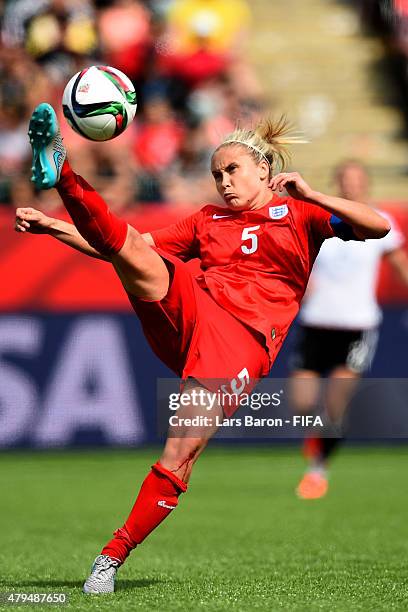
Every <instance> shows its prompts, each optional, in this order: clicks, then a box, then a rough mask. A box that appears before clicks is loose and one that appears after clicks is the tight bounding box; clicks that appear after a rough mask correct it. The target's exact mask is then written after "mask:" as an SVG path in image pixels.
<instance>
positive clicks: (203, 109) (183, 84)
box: [0, 0, 408, 211]
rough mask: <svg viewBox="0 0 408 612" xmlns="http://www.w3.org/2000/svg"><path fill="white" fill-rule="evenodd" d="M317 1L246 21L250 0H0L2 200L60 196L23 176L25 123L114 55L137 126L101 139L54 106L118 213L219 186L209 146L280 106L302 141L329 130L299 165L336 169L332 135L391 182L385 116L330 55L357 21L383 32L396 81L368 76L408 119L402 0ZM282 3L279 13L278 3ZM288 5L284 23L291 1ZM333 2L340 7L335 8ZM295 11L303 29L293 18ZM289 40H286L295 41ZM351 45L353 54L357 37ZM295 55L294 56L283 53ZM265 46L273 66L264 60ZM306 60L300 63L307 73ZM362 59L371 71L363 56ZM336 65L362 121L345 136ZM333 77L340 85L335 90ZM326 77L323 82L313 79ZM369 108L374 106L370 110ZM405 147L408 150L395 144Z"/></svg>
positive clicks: (89, 173)
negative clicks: (133, 94) (85, 134)
mask: <svg viewBox="0 0 408 612" xmlns="http://www.w3.org/2000/svg"><path fill="white" fill-rule="evenodd" d="M261 4H262V2H259V1H257V2H255V5H256V6H257V5H260V6H259V7H258V6H257V8H258V9H259V8H261V12H260V13H259V15H262V6H261ZM320 4H321V3H320ZM323 4H327V5H330V6H327V7H324V6H323V5H322V6H320V5H319V2H310V3H304V4H303V3H296V2H295V3H294V2H293V0H290V2H289V3H288V4H287V8H285V7H281V8H279V6H280V3H271V4H270V6H269V4H268V2H266V5H267V6H268V12H266V5H265V3H264V5H265V16H266V17H267V21H268V24H267V26H268V28H269V30H266V29H265V24H262V20H261V21H259V15H258V20H257V28H256V30H255V28H254V27H253V25H252V15H251V11H252V10H253V8H254V7H253V6H252V4H251V5H250V3H249V2H248V1H247V0H36V1H33V0H5V1H3V2H1V1H0V15H1V42H0V203H1V205H2V206H5V207H16V206H21V205H27V204H32V205H36V204H39V205H41V207H42V208H43V209H44V210H52V209H53V208H54V207H56V206H58V200H57V198H56V197H55V195H54V194H52V193H51V194H50V193H47V192H46V193H42V194H36V193H34V192H33V189H32V187H31V185H30V183H29V181H28V180H27V178H28V176H29V173H30V150H29V146H28V141H27V137H26V131H27V122H28V119H29V116H30V113H31V111H32V109H33V107H34V106H35V105H36V104H38V103H39V102H41V101H44V100H47V101H49V102H50V103H52V104H53V105H54V106H55V107H56V108H57V109H59V112H60V113H61V103H60V101H61V95H62V91H63V89H64V86H65V84H66V82H67V81H68V80H69V78H70V77H71V76H72V75H73V74H74V73H75V72H77V71H78V70H80V69H82V68H84V67H85V66H89V65H92V64H106V65H112V66H115V67H116V68H119V69H120V70H122V71H123V72H125V73H126V74H127V75H128V76H129V77H130V78H131V79H132V81H133V82H134V84H135V87H136V91H137V95H138V111H137V116H136V120H135V122H134V124H133V125H132V126H131V127H130V128H129V129H128V130H127V132H126V133H125V134H124V135H123V136H121V138H120V139H118V140H116V141H112V142H109V143H102V144H101V143H92V142H88V141H85V140H84V139H82V138H81V137H79V136H77V135H76V134H74V133H73V132H72V130H70V129H69V128H68V126H67V124H66V122H65V120H64V119H63V117H62V116H61V117H60V118H61V125H62V129H63V136H64V138H65V141H66V144H67V147H68V150H69V154H70V159H71V163H72V164H73V166H74V167H75V168H76V169H77V171H79V172H81V173H82V174H83V175H84V176H85V177H86V178H87V179H88V180H89V182H91V184H93V185H94V186H95V187H96V188H97V189H98V190H100V191H101V192H102V194H103V195H104V196H105V198H106V199H108V200H109V202H110V205H111V206H112V207H113V208H115V209H116V210H120V211H122V210H126V209H128V208H132V209H135V208H137V207H139V208H140V207H141V206H147V205H148V204H149V203H153V202H154V203H164V202H171V203H173V204H174V205H176V204H180V205H182V206H187V205H189V206H196V205H198V204H201V203H203V202H205V201H211V200H214V198H216V194H215V191H214V187H213V184H212V178H211V176H210V173H209V172H208V167H209V158H210V154H211V151H212V149H213V147H214V145H216V144H217V143H218V142H219V140H220V138H221V137H222V136H223V135H225V134H227V133H228V132H229V131H231V130H232V128H233V126H234V125H235V124H236V122H240V124H241V125H253V124H254V123H255V122H256V120H257V119H258V118H259V116H260V115H261V114H263V113H264V112H265V111H268V112H273V111H274V110H275V109H276V108H277V110H278V111H281V110H282V109H284V110H285V109H286V110H288V111H289V116H290V118H291V119H294V122H295V124H296V125H297V126H298V127H299V128H300V129H302V130H303V131H304V132H306V133H307V135H309V136H310V137H311V140H315V139H319V138H322V134H323V133H324V132H325V131H326V132H327V136H328V137H330V138H331V140H330V142H329V143H328V145H327V148H328V152H327V153H326V150H325V148H324V146H323V147H322V148H321V150H320V151H319V157H320V161H319V160H317V159H316V154H315V152H314V150H313V149H310V150H308V151H307V152H303V151H302V152H301V154H300V156H299V157H297V160H298V162H300V166H301V168H300V169H301V170H302V169H303V168H302V164H303V167H304V166H305V164H306V162H305V158H307V156H309V159H310V158H312V159H313V160H314V166H315V167H317V166H320V168H324V170H325V172H326V165H327V164H330V163H331V164H332V165H331V167H333V165H334V162H335V161H338V160H333V161H332V159H331V156H330V153H331V150H332V149H333V144H334V143H335V146H336V147H338V148H339V155H341V154H343V152H344V153H345V154H347V155H349V154H351V155H352V156H353V157H354V156H357V157H365V158H366V161H368V163H369V165H370V163H371V166H374V171H376V172H377V171H378V174H379V175H381V173H382V174H383V175H384V177H385V178H388V179H391V181H392V180H393V178H394V177H393V176H392V174H393V172H394V170H393V169H390V168H389V167H388V166H387V164H385V165H384V164H383V159H385V160H390V162H391V166H392V168H397V167H398V163H399V161H398V159H397V157H398V156H397V155H395V154H394V152H393V151H392V150H391V152H390V149H389V147H388V148H387V142H385V141H384V137H383V134H382V131H381V130H382V128H381V125H382V123H381V122H382V121H383V122H384V121H385V123H387V119H384V120H382V119H379V118H378V116H377V115H376V116H374V114H373V113H374V112H375V109H376V108H377V106H376V105H375V104H374V105H371V106H370V103H369V102H368V104H367V100H366V99H364V100H363V102H362V106H363V107H364V111H363V110H362V112H361V113H360V114H359V108H358V100H359V99H360V98H361V95H360V93H359V92H356V94H355V100H353V98H352V97H350V96H352V91H351V89H352V88H351V84H352V83H353V81H354V80H355V79H354V78H353V76H354V75H353V72H352V70H353V66H352V65H351V62H350V63H349V65H346V66H344V64H343V68H344V70H345V73H346V74H345V75H344V74H343V70H340V71H339V70H338V67H337V66H336V65H335V63H334V62H335V59H336V58H337V59H338V58H339V57H340V53H339V51H340V52H341V37H343V38H344V37H345V36H346V37H348V43H350V42H353V41H352V38H353V37H355V35H356V32H357V31H358V32H359V35H360V36H363V35H364V32H365V33H366V34H369V35H372V34H373V33H374V35H375V36H376V37H377V39H378V40H382V41H383V42H382V44H383V47H382V51H381V53H380V55H381V61H383V60H384V61H386V62H388V63H387V73H388V74H387V78H391V79H394V83H393V84H392V85H391V84H390V81H387V84H386V86H385V87H384V86H383V81H382V79H381V75H380V74H378V75H377V86H378V88H379V89H381V96H382V97H383V98H384V96H388V98H389V99H391V102H392V103H393V104H394V105H396V106H397V107H398V111H397V112H398V116H400V117H403V116H404V113H405V116H406V126H408V93H407V92H408V77H407V74H408V70H407V58H408V3H407V2H405V0H384V1H382V0H360V1H358V0H354V1H347V0H342V1H341V0H337V1H334V0H328V2H327V3H323ZM255 5H254V6H255ZM278 5H279V6H278ZM292 5H293V6H292ZM295 5H296V7H295ZM284 8H285V10H284V15H285V17H283V16H282V15H280V14H279V11H281V10H283V9H284ZM293 8H296V11H293V14H292V19H291V21H290V24H289V22H288V20H287V11H289V12H291V11H292V9H293ZM341 8H342V9H343V10H344V11H346V12H343V13H339V12H336V11H338V10H339V9H341ZM269 9H270V10H269ZM322 9H323V10H322ZM325 9H326V10H330V11H331V13H330V15H329V13H327V15H325V14H324V10H325ZM302 11H303V12H302ZM347 11H349V12H347ZM303 13H305V14H307V17H305V15H304V14H303ZM316 15H317V16H318V20H320V23H319V22H318V21H316ZM297 18H299V23H300V24H301V28H302V31H301V32H300V33H299V32H297V29H296V28H297V25H296V24H297V21H296V19H297ZM282 19H283V20H282ZM324 20H325V22H324V23H323V21H324ZM311 27H313V28H315V29H316V39H315V40H314V39H313V40H311V31H310V28H311ZM284 28H286V30H285V29H284ZM319 28H320V31H319V32H318V29H319ZM268 32H269V35H268ZM317 33H319V36H318V35H317ZM325 36H327V37H330V38H327V40H330V44H329V45H327V44H326V47H327V54H324V57H322V53H321V50H320V48H319V47H316V51H315V53H316V58H314V56H311V57H310V58H309V57H308V56H309V53H310V50H311V49H312V46H311V45H312V43H313V44H315V43H316V44H318V43H317V41H320V40H321V41H325ZM291 37H293V38H294V39H295V40H296V43H297V44H296V46H295V47H296V51H295V47H294V45H293V44H291ZM302 37H303V38H302ZM248 40H250V41H251V48H252V52H250V53H248ZM384 43H385V44H384ZM323 44H325V43H324V42H323ZM354 44H356V43H354ZM357 44H359V45H360V47H356V48H358V49H360V51H361V49H363V46H362V44H361V42H360V43H357ZM285 45H286V46H285ZM339 45H340V46H339ZM347 49H350V50H351V51H350V53H351V54H353V58H354V59H355V64H356V65H358V62H359V57H358V56H359V52H357V54H356V52H355V49H354V47H353V44H348V47H347ZM370 49H371V51H370V53H371V56H375V55H376V53H377V51H378V49H377V51H376V50H375V49H374V47H370ZM293 52H297V53H298V56H297V57H294V58H292V57H291V53H293ZM299 53H300V55H299ZM330 53H332V55H333V59H330V57H331V56H330ZM362 53H364V51H363V52H362ZM263 55H264V57H263ZM377 55H378V53H377ZM271 56H272V57H273V60H272V64H271V65H270V66H268V64H270V60H269V58H270V57H271ZM254 57H255V58H256V61H255V64H256V63H257V64H258V65H257V66H255V65H254V62H253V58H254ZM292 60H293V61H292ZM308 60H309V61H310V62H311V64H310V65H312V64H313V65H314V66H315V67H316V74H319V76H318V82H317V83H315V82H314V78H316V77H314V76H313V74H312V73H311V72H310V73H309V72H308V70H309V69H310V66H309V68H307V64H306V63H305V62H307V61H308ZM302 61H303V62H304V65H305V66H306V69H303V70H302V69H301V68H300V67H301V65H302ZM346 61H347V60H346ZM285 62H286V63H285ZM290 62H292V63H290ZM323 62H324V63H325V64H324V66H323ZM321 63H322V66H323V68H322V69H321V70H320V68H319V67H320V64H321ZM295 65H296V66H297V69H295V68H294V66H295ZM326 65H327V67H325V66H326ZM362 69H363V70H365V71H366V72H367V68H366V66H363V68H362ZM268 70H269V73H268ZM296 70H297V72H296ZM319 70H320V72H319ZM325 71H326V72H325ZM328 71H330V72H328ZM326 73H327V79H324V76H325V74H326ZM268 75H269V78H268ZM345 76H346V77H347V76H349V78H350V82H349V83H348V84H347V86H346V89H347V95H348V96H349V100H348V102H349V105H350V106H351V107H352V108H353V112H354V116H355V122H356V123H357V124H358V126H359V128H361V129H362V130H364V134H362V133H360V134H358V138H357V139H355V140H354V141H353V142H351V141H350V138H351V136H349V135H347V136H346V134H349V133H350V134H351V133H353V121H352V120H351V119H350V120H349V123H350V128H349V126H348V124H347V121H348V120H347V109H346V108H343V107H342V106H341V104H342V99H341V91H340V90H341V89H343V91H344V87H343V85H342V83H343V81H342V80H344V78H345ZM265 77H266V78H265ZM330 79H333V82H334V79H335V80H336V83H338V87H339V93H338V94H336V92H335V91H334V89H333V86H332V85H331V81H330ZM303 81H305V82H306V83H307V84H306V85H305V87H306V88H307V91H308V95H307V96H304V97H303V99H301V103H300V104H299V108H291V100H292V99H293V97H294V96H293V95H291V94H290V91H288V89H290V86H291V83H292V82H296V83H297V90H296V91H295V94H297V93H299V94H301V93H302V91H301V89H302V82H303ZM271 82H273V85H271ZM325 82H326V84H327V92H324V91H323V89H322V86H323V84H324V83H325ZM261 83H262V85H261ZM268 83H269V91H268ZM363 87H364V85H363ZM319 89H320V90H321V91H319ZM279 91H283V92H284V93H283V99H279V93H278V92H279ZM311 91H313V92H314V93H313V95H310V92H311ZM390 92H391V93H390ZM336 95H337V99H336ZM383 102H384V100H383ZM336 105H337V106H336ZM369 107H370V108H371V111H367V109H368V108H369ZM370 112H371V115H370ZM360 115H361V117H360ZM365 119H367V120H368V121H369V126H368V128H365V125H363V124H364V120H365ZM342 121H343V122H344V123H342ZM401 121H402V119H401ZM330 122H331V124H332V125H331V126H330ZM333 124H339V125H340V126H341V129H342V130H343V132H342V136H340V138H337V134H336V132H335V131H333V129H334V126H333ZM373 126H375V127H376V130H377V131H376V132H375V133H374V132H373V129H372V128H373ZM356 129H357V128H356ZM387 129H388V132H389V131H390V130H391V132H392V131H393V129H394V128H393V127H392V126H391V127H388V123H387ZM330 131H331V134H330ZM406 132H407V133H408V127H407V129H406ZM394 136H395V134H393V135H392V137H394ZM398 136H399V135H398ZM347 138H349V140H348V141H347V142H346V141H345V139H347ZM370 138H371V140H370ZM342 139H343V140H344V142H343V145H344V146H343V147H342V146H341V145H342ZM356 142H357V144H356ZM322 143H323V144H324V138H323V139H322ZM379 151H383V153H381V154H380V153H379ZM367 153H368V159H367ZM370 155H371V158H370ZM381 155H382V156H383V157H382V158H381ZM402 155H406V153H405V143H404V152H403V153H402ZM302 156H303V157H302ZM400 157H401V156H400ZM391 158H393V159H391ZM325 164H326V165H325ZM376 164H377V165H378V168H375V165H376ZM381 164H382V165H381ZM392 164H393V165H392ZM312 165H313V164H312ZM391 166H390V167H391ZM403 166H404V161H402V164H400V167H401V168H402V171H401V172H400V174H401V173H402V174H403V173H404V172H405V173H406V168H405V167H403ZM401 168H400V169H401ZM316 172H317V170H316ZM326 174H327V172H326ZM387 174H388V176H386V175H387ZM390 175H391V176H390ZM312 177H313V173H312ZM312 177H309V179H310V178H312ZM313 178H314V177H313ZM317 179H320V176H317ZM391 181H389V182H391ZM387 194H388V192H387ZM392 195H393V194H392Z"/></svg>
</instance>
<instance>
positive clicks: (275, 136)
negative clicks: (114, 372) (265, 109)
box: [214, 115, 307, 175]
mask: <svg viewBox="0 0 408 612" xmlns="http://www.w3.org/2000/svg"><path fill="white" fill-rule="evenodd" d="M305 142H307V141H306V140H305V139H304V138H303V137H302V136H301V135H296V134H295V133H294V132H293V128H292V125H291V124H290V123H289V122H288V120H287V119H286V117H285V115H282V116H281V117H279V118H278V119H273V118H266V119H263V120H262V121H261V122H260V123H259V124H258V125H257V126H256V127H255V129H253V130H251V129H247V128H240V127H237V128H236V129H235V130H234V131H233V132H232V133H231V134H229V135H228V136H226V137H225V138H224V140H223V141H222V142H221V144H220V145H218V147H217V148H216V149H215V151H214V153H215V152H216V151H218V150H219V149H220V148H221V147H225V146H228V145H233V144H238V145H243V146H245V147H247V148H248V149H249V152H250V153H251V155H252V157H253V158H254V160H255V161H256V162H257V163H260V162H261V161H262V160H264V161H267V162H268V164H269V167H270V170H269V172H270V174H271V175H272V171H275V170H276V169H277V170H278V171H280V172H282V171H284V170H285V169H286V167H287V165H288V163H289V162H290V159H291V155H290V153H289V151H288V148H287V147H288V145H292V144H298V143H305Z"/></svg>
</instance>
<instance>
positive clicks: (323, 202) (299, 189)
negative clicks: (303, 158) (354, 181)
mask: <svg viewBox="0 0 408 612" xmlns="http://www.w3.org/2000/svg"><path fill="white" fill-rule="evenodd" d="M270 187H271V188H272V189H273V190H274V191H275V190H277V191H283V189H286V191H287V192H288V193H289V195H290V196H291V197H293V198H296V199H298V200H304V201H306V202H309V203H311V204H316V205H317V206H320V207H321V208H323V209H324V210H326V211H327V212H329V213H331V214H332V215H335V216H336V217H339V218H340V219H341V220H342V221H345V222H346V223H348V224H349V225H351V227H352V228H353V231H354V234H355V236H356V237H357V238H360V239H363V240H364V239H366V238H384V236H386V235H387V234H388V232H389V231H390V229H391V225H390V222H389V221H388V220H387V219H385V218H384V217H382V216H381V215H380V214H378V213H377V212H376V211H375V210H374V209H373V208H371V207H370V206H368V205H367V204H363V203H362V202H353V201H351V200H346V199H344V198H338V197H336V196H329V195H326V194H324V193H320V192H319V191H314V190H313V189H311V187H309V185H308V184H307V183H306V181H305V180H304V179H303V178H302V177H301V176H300V174H299V173H298V172H282V173H280V174H277V175H276V176H274V177H273V178H272V180H271V182H270Z"/></svg>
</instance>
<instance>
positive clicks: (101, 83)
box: [62, 66, 137, 141]
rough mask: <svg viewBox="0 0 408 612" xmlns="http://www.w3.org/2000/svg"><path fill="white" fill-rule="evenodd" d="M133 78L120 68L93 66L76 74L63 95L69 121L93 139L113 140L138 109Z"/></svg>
mask: <svg viewBox="0 0 408 612" xmlns="http://www.w3.org/2000/svg"><path fill="white" fill-rule="evenodd" d="M136 107H137V104H136V92H135V88H134V87H133V84H132V82H131V80H130V79H129V78H128V77H127V76H126V75H125V74H123V72H121V71H120V70H117V69H116V68H111V67H110V66H91V67H90V68H85V69H84V70H81V72H78V73H77V74H75V75H74V76H73V77H72V79H71V80H70V81H69V82H68V83H67V85H66V87H65V89H64V94H63V96H62V108H63V111H64V116H65V118H66V119H67V121H68V123H69V125H70V126H71V127H72V129H74V130H75V131H76V132H78V134H81V136H84V137H85V138H89V139H90V140H97V141H102V140H111V139H112V138H116V136H119V134H122V132H124V131H125V129H126V128H127V126H128V125H129V123H130V122H131V121H132V120H133V118H134V116H135V113H136Z"/></svg>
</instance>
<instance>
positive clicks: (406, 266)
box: [385, 247, 408, 286]
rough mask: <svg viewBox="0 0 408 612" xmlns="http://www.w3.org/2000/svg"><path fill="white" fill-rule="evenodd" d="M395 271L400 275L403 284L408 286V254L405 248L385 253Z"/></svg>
mask: <svg viewBox="0 0 408 612" xmlns="http://www.w3.org/2000/svg"><path fill="white" fill-rule="evenodd" d="M385 257H386V258H387V259H388V261H389V262H390V264H391V266H392V268H393V270H395V272H396V273H397V274H398V276H399V278H400V279H401V280H402V282H403V283H404V284H405V285H407V286H408V254H407V253H406V251H404V249H403V248H401V247H400V248H398V249H394V250H393V251H389V252H388V253H385Z"/></svg>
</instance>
